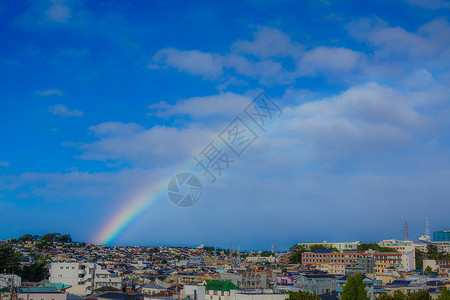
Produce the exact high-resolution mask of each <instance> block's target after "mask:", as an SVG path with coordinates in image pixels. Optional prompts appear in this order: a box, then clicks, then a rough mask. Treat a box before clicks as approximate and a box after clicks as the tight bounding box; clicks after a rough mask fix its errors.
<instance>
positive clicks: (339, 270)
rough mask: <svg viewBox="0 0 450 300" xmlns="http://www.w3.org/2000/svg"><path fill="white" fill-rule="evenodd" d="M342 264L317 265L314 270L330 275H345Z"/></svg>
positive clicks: (344, 266) (344, 265)
mask: <svg viewBox="0 0 450 300" xmlns="http://www.w3.org/2000/svg"><path fill="white" fill-rule="evenodd" d="M345 268H346V264H344V263H318V264H316V269H317V270H320V271H323V272H327V273H328V274H332V275H345Z"/></svg>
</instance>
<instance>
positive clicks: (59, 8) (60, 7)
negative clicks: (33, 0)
mask: <svg viewBox="0 0 450 300" xmlns="http://www.w3.org/2000/svg"><path fill="white" fill-rule="evenodd" d="M45 14H46V15H47V17H48V18H49V19H50V20H51V21H53V22H60V23H65V22H66V21H67V20H69V19H70V17H71V14H72V12H71V10H70V8H69V7H68V6H67V5H66V1H64V0H51V5H50V6H49V7H48V8H47V9H46V10H45Z"/></svg>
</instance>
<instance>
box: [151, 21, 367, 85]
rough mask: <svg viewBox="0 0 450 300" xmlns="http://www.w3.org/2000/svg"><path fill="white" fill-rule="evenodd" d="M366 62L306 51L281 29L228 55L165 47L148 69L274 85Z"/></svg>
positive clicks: (350, 54) (345, 53) (258, 35)
mask: <svg viewBox="0 0 450 300" xmlns="http://www.w3.org/2000/svg"><path fill="white" fill-rule="evenodd" d="M363 59H364V55H363V54H361V53H359V52H357V51H353V50H350V49H346V48H342V47H338V48H330V47H322V46H321V47H317V48H313V49H311V50H309V51H305V50H304V47H303V46H302V45H300V44H298V43H295V42H293V41H291V39H290V38H289V37H288V36H287V35H286V34H284V33H283V32H281V31H280V30H278V29H274V28H269V27H261V28H259V29H258V30H257V31H256V32H255V34H254V40H253V41H242V40H240V41H237V42H235V43H234V44H233V45H232V46H231V51H230V52H229V53H227V54H223V55H220V54H217V53H208V52H201V51H198V50H187V51H182V50H177V49H173V48H165V49H161V50H159V51H158V52H157V53H156V54H155V55H154V56H153V58H152V61H151V63H150V64H149V67H150V68H156V69H160V68H169V67H171V68H175V69H177V70H178V71H182V72H188V73H190V74H194V75H201V76H203V77H204V78H208V79H218V78H222V77H223V76H224V75H229V74H228V73H232V72H234V73H235V74H238V75H244V76H247V77H251V78H255V79H258V80H259V82H260V83H261V84H264V85H268V86H271V85H274V84H289V83H292V82H293V81H294V80H295V78H297V77H300V76H310V75H313V76H315V75H318V74H324V75H328V74H329V73H336V72H340V73H342V72H349V71H351V70H353V69H354V68H356V67H358V66H359V65H360V63H361V62H363ZM296 68H299V69H297V70H296Z"/></svg>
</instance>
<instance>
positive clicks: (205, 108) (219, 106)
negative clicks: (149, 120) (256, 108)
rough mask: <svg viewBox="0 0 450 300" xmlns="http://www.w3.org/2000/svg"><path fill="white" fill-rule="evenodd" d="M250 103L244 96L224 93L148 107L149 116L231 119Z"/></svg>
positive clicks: (160, 103)
mask: <svg viewBox="0 0 450 300" xmlns="http://www.w3.org/2000/svg"><path fill="white" fill-rule="evenodd" d="M250 102H251V99H250V98H249V97H246V96H241V95H238V94H235V93H231V92H226V93H222V94H219V95H213V96H206V97H193V98H190V99H186V100H180V101H177V102H176V103H175V104H173V105H170V104H167V103H166V102H164V101H161V102H159V103H157V104H153V105H150V106H149V109H150V110H151V112H150V113H149V115H155V116H157V117H162V118H167V117H171V116H190V117H193V118H195V119H198V118H204V117H208V118H210V117H211V118H215V117H233V116H236V115H237V114H238V113H239V112H242V110H243V109H244V108H245V107H246V106H247V105H248V104H249V103H250Z"/></svg>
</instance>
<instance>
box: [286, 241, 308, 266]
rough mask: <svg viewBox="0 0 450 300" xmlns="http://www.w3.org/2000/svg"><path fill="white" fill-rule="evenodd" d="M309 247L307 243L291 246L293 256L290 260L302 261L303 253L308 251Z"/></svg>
mask: <svg viewBox="0 0 450 300" xmlns="http://www.w3.org/2000/svg"><path fill="white" fill-rule="evenodd" d="M307 251H308V247H306V246H305V245H294V246H292V247H291V253H292V255H291V257H290V258H289V261H290V262H297V263H302V253H304V252H307Z"/></svg>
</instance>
